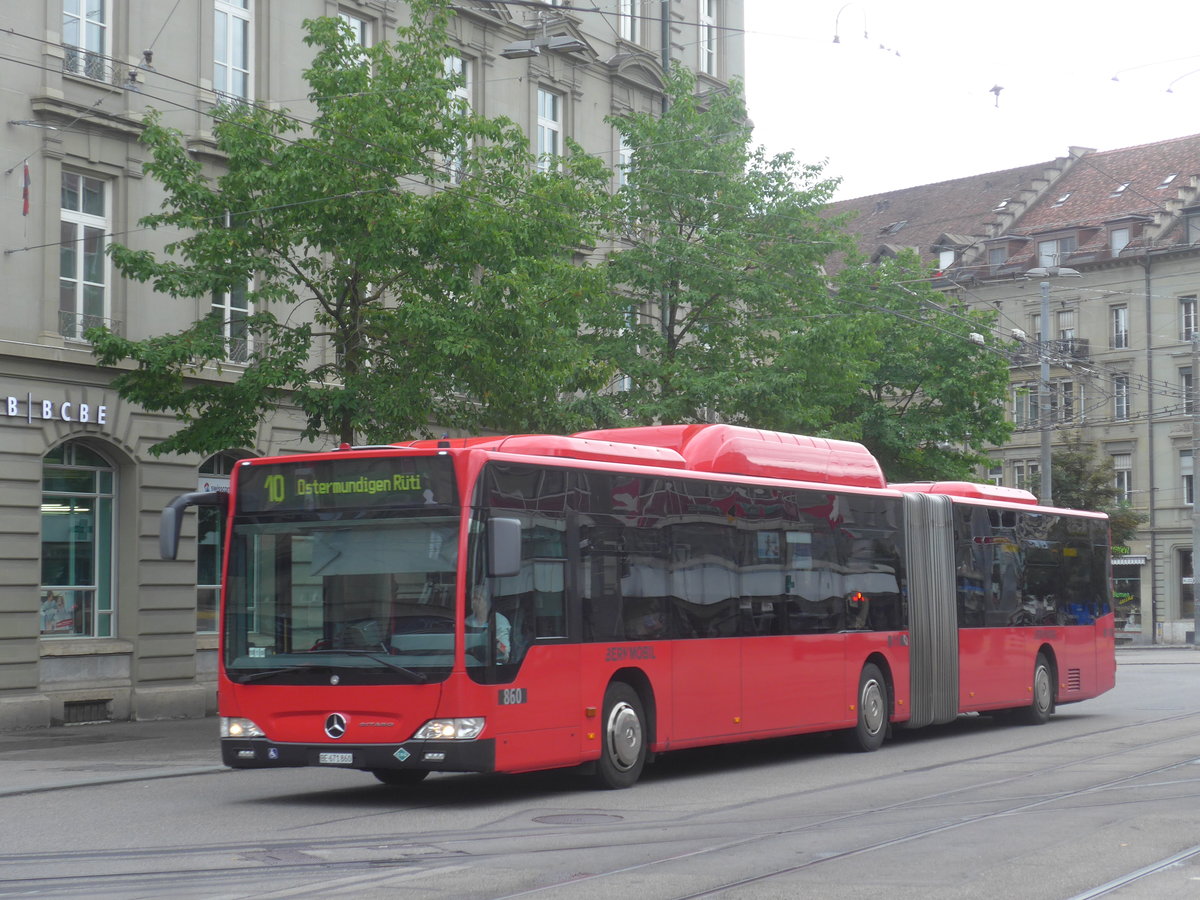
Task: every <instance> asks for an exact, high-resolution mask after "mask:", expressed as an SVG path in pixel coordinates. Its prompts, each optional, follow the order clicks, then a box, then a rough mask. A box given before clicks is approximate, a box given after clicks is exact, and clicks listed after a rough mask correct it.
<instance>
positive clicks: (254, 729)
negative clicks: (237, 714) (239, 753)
mask: <svg viewBox="0 0 1200 900" xmlns="http://www.w3.org/2000/svg"><path fill="white" fill-rule="evenodd" d="M266 736H267V735H266V733H265V732H264V731H263V730H262V729H261V728H259V727H258V726H257V725H255V724H254V723H253V722H251V721H250V720H249V719H236V718H232V717H230V716H221V737H223V738H260V737H266Z"/></svg>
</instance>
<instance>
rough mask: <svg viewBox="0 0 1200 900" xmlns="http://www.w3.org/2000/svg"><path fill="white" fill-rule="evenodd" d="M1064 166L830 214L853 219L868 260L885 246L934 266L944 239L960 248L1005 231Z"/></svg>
mask: <svg viewBox="0 0 1200 900" xmlns="http://www.w3.org/2000/svg"><path fill="white" fill-rule="evenodd" d="M1064 162H1065V161H1064V160H1052V161H1050V162H1043V163H1035V164H1033V165H1028V166H1022V167H1020V168H1017V169H1006V170H1004V171H1001V172H988V173H986V174H983V175H971V176H969V177H967V178H956V179H953V180H952V181H941V182H938V183H936V184H926V185H921V186H919V187H911V188H904V189H902V190H898V191H888V192H887V193H884V194H872V195H870V196H867V197H858V198H856V199H853V200H842V201H838V202H836V203H831V204H830V205H829V207H828V212H829V213H830V214H832V215H840V214H844V213H851V214H852V217H851V220H850V222H849V223H848V225H847V226H846V229H847V231H849V232H850V233H851V234H852V235H854V236H855V237H856V238H857V240H858V246H859V249H860V250H861V251H862V252H863V253H865V254H866V255H867V256H869V257H870V256H874V255H875V253H876V251H877V250H879V249H880V248H881V247H883V245H888V247H889V248H896V247H913V248H915V249H916V250H918V251H919V252H920V254H921V257H922V258H923V259H925V260H926V261H928V262H931V263H936V262H937V258H938V257H937V253H936V252H935V251H934V250H933V247H934V246H935V245H937V244H938V243H939V241H942V240H943V239H945V243H947V244H950V245H955V246H957V247H959V248H961V247H963V246H965V245H969V244H973V243H975V242H978V241H979V240H981V239H983V238H987V237H992V236H994V235H996V234H999V233H1001V231H1002V230H1007V228H1008V226H1009V225H1011V223H1012V219H1013V213H1014V212H1017V211H1019V210H1020V209H1024V206H1025V204H1026V203H1028V201H1029V200H1030V199H1031V198H1033V197H1035V196H1036V195H1037V191H1039V190H1044V189H1045V187H1046V186H1047V184H1049V183H1051V182H1052V181H1053V180H1054V179H1055V178H1057V177H1058V176H1059V174H1060V173H1061V170H1062V167H1063V164H1064ZM945 249H950V247H949V246H947V247H946V248H945ZM833 265H834V266H835V267H836V265H837V262H836V261H835V262H834V263H833Z"/></svg>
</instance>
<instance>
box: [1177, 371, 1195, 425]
mask: <svg viewBox="0 0 1200 900" xmlns="http://www.w3.org/2000/svg"><path fill="white" fill-rule="evenodd" d="M1179 392H1180V394H1181V395H1182V396H1183V412H1184V415H1188V416H1190V415H1191V414H1192V413H1193V412H1195V409H1196V395H1195V381H1194V380H1193V379H1192V367H1191V366H1183V367H1182V368H1180V370H1179Z"/></svg>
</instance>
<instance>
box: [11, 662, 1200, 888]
mask: <svg viewBox="0 0 1200 900" xmlns="http://www.w3.org/2000/svg"><path fill="white" fill-rule="evenodd" d="M1194 653H1195V652H1194V651H1191V650H1145V651H1121V652H1120V654H1119V658H1120V662H1121V666H1120V671H1119V675H1118V687H1117V689H1116V690H1115V691H1113V692H1111V693H1110V694H1107V695H1105V696H1104V697H1101V698H1098V699H1096V700H1092V701H1088V702H1086V703H1082V704H1078V705H1074V706H1068V707H1060V710H1059V712H1058V714H1057V715H1056V716H1055V717H1054V719H1053V720H1052V721H1051V722H1050V723H1049V724H1048V725H1045V726H1042V727H1027V726H1017V725H1009V724H1002V723H999V722H997V721H995V720H993V719H991V718H988V717H983V716H974V717H962V718H960V719H959V720H958V721H957V722H955V723H953V724H951V725H947V726H942V727H939V728H934V729H927V730H925V731H920V732H901V733H899V734H898V735H897V736H896V738H895V739H894V740H892V741H890V742H889V743H888V744H886V745H885V746H884V748H883V749H882V750H881V751H879V752H878V753H873V754H845V753H842V752H840V750H839V749H838V745H837V742H836V741H834V740H832V739H830V738H829V737H828V736H810V737H804V738H795V739H786V740H778V741H768V742H760V743H755V744H746V745H737V746H731V747H722V748H712V749H707V750H701V751H684V752H679V753H674V754H668V755H666V756H664V757H662V758H661V759H660V760H659V762H658V763H657V764H656V765H655V766H654V767H653V768H652V769H651V770H650V771H649V772H648V774H647V776H646V778H645V779H644V780H643V782H642V783H641V784H639V785H638V786H637V787H635V788H633V789H631V790H626V791H616V792H596V791H592V790H588V789H586V788H583V787H581V785H580V782H579V781H578V779H577V778H575V777H574V776H572V775H571V774H570V773H543V774H537V775H523V776H508V777H501V776H472V775H445V776H433V777H431V778H430V779H428V780H427V781H426V782H425V783H423V784H421V785H420V786H418V787H415V788H402V789H398V788H389V787H384V786H382V785H379V784H377V783H376V782H375V781H374V779H373V778H371V777H370V776H369V775H365V774H363V773H358V772H352V771H343V770H311V769H303V770H291V771H280V772H254V771H243V772H233V771H229V770H224V769H222V768H220V766H219V765H218V764H217V754H216V746H215V744H216V740H215V723H214V722H213V721H212V720H207V721H199V722H197V721H183V722H155V723H126V724H114V725H104V726H80V727H75V728H65V729H49V730H46V731H40V732H33V733H25V734H8V735H0V812H2V817H0V822H2V823H3V825H2V826H0V834H2V837H0V897H8V896H36V897H85V896H86V897H119V898H127V897H162V896H167V895H171V896H178V897H189V898H191V897H195V898H217V897H220V898H242V897H245V898H250V897H254V898H259V900H261V898H275V897H349V896H354V897H357V898H371V897H398V898H407V897H412V898H441V897H445V898H507V897H527V896H536V897H539V898H542V897H544V898H593V897H594V898H606V900H607V898H611V897H638V898H648V900H655V898H671V900H682V898H692V897H723V898H762V897H767V898H770V897H780V898H783V897H787V898H794V897H820V898H858V897H875V896H885V897H888V898H921V900H934V898H947V900H949V898H954V900H963V898H973V897H979V898H984V897H986V898H1008V897H1011V898H1022V900H1027V898H1054V900H1062V898H1084V897H1100V896H1112V897H1122V898H1155V900H1161V898H1175V897H1178V898H1184V897H1188V898H1192V897H1196V896H1200V827H1198V826H1200V814H1198V813H1197V812H1196V808H1197V804H1198V803H1200V665H1197V663H1200V653H1196V654H1195V655H1193V654H1194Z"/></svg>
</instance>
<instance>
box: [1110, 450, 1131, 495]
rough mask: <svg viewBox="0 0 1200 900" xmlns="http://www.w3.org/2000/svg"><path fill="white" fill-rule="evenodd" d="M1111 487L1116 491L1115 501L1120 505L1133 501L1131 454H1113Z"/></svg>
mask: <svg viewBox="0 0 1200 900" xmlns="http://www.w3.org/2000/svg"><path fill="white" fill-rule="evenodd" d="M1112 461H1113V487H1115V488H1116V489H1117V500H1118V502H1121V503H1130V502H1132V501H1133V454H1132V453H1114V454H1113V455H1112Z"/></svg>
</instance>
